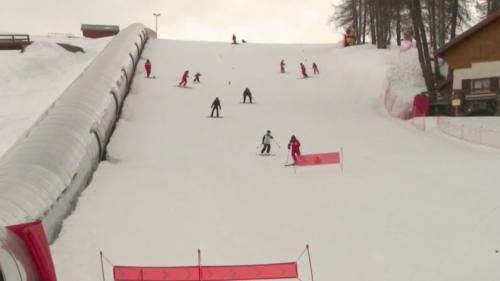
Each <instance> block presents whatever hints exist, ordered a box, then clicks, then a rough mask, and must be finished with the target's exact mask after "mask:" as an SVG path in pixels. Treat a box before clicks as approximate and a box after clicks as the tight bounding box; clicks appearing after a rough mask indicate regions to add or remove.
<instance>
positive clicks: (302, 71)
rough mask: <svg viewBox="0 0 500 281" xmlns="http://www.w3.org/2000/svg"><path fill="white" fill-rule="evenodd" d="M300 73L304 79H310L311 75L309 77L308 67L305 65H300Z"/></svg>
mask: <svg viewBox="0 0 500 281" xmlns="http://www.w3.org/2000/svg"><path fill="white" fill-rule="evenodd" d="M300 72H301V73H302V78H309V75H307V71H306V66H305V65H304V64H303V63H300Z"/></svg>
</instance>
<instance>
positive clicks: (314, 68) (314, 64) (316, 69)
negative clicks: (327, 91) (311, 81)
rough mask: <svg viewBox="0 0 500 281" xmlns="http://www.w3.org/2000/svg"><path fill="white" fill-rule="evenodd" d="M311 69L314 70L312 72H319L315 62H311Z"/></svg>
mask: <svg viewBox="0 0 500 281" xmlns="http://www.w3.org/2000/svg"><path fill="white" fill-rule="evenodd" d="M313 71H314V74H319V69H318V65H317V64H316V63H315V62H313Z"/></svg>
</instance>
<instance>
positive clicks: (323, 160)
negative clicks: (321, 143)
mask: <svg viewBox="0 0 500 281" xmlns="http://www.w3.org/2000/svg"><path fill="white" fill-rule="evenodd" d="M342 157H343V155H342V149H340V151H339V152H328V153H316V154H303V155H301V156H298V157H297V161H295V166H298V167H304V166H316V165H328V164H340V168H341V169H343V163H342V162H343V159H342Z"/></svg>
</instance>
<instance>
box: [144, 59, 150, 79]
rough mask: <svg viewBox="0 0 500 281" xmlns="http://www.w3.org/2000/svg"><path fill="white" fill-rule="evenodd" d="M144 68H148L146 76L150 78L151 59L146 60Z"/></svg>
mask: <svg viewBox="0 0 500 281" xmlns="http://www.w3.org/2000/svg"><path fill="white" fill-rule="evenodd" d="M144 68H145V69H146V78H149V75H151V62H150V61H149V59H147V60H146V63H145V64H144Z"/></svg>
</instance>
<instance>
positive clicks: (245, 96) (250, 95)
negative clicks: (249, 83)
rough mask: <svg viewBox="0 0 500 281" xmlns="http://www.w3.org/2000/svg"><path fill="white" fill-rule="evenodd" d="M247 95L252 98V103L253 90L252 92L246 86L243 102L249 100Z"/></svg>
mask: <svg viewBox="0 0 500 281" xmlns="http://www.w3.org/2000/svg"><path fill="white" fill-rule="evenodd" d="M247 97H248V98H249V99H250V103H252V92H250V89H248V88H245V91H243V103H246V102H247Z"/></svg>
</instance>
